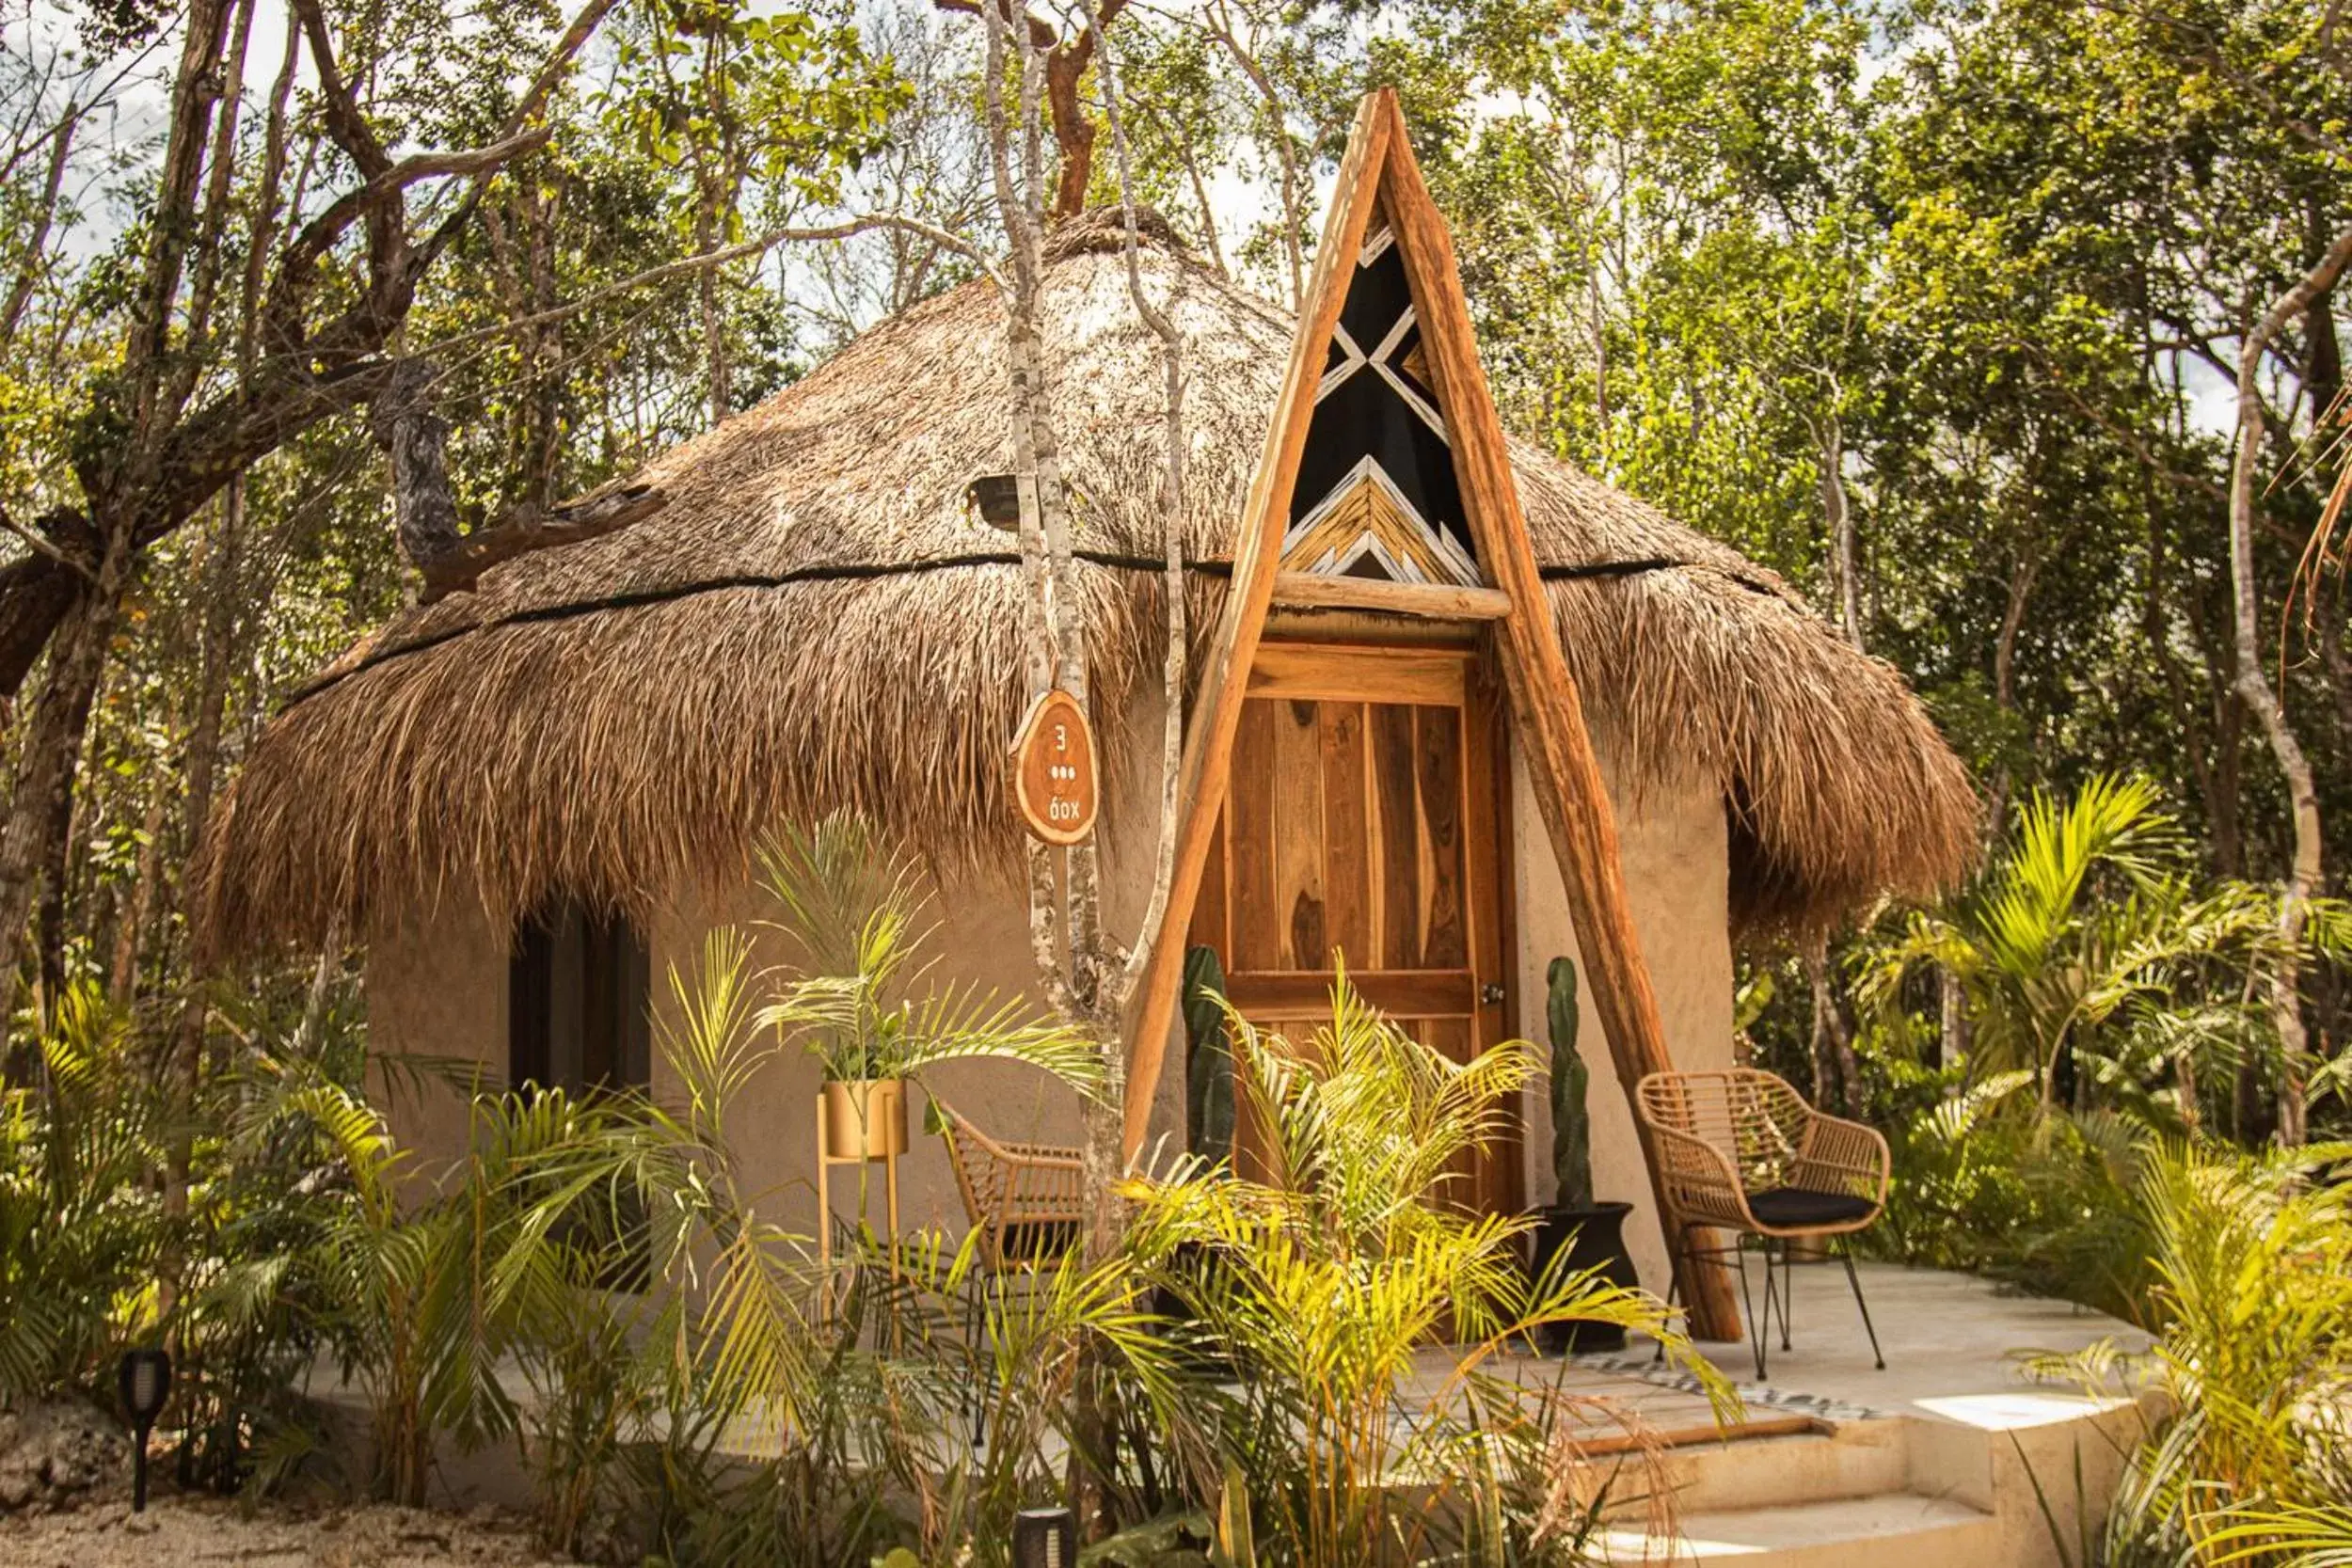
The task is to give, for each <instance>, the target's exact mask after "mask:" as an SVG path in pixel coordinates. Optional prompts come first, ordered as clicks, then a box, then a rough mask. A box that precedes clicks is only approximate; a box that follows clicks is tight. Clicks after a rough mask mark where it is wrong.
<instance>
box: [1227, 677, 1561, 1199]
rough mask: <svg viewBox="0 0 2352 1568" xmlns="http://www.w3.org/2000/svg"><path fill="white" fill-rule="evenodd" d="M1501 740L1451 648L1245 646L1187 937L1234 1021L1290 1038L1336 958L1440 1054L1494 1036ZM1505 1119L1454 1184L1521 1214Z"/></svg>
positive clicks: (1500, 919) (1503, 958)
mask: <svg viewBox="0 0 2352 1568" xmlns="http://www.w3.org/2000/svg"><path fill="white" fill-rule="evenodd" d="M1504 746H1505V740H1504V728H1503V725H1502V719H1501V713H1500V705H1499V700H1498V694H1497V693H1495V692H1494V691H1493V690H1492V689H1491V688H1490V687H1489V686H1488V685H1487V683H1486V681H1484V680H1483V679H1480V678H1478V673H1477V671H1476V670H1475V668H1474V657H1473V655H1472V653H1471V651H1470V650H1469V649H1467V648H1446V647H1429V646H1398V647H1363V646H1338V645H1331V644H1323V643H1304V642H1274V641H1269V642H1265V643H1263V644H1261V645H1260V647H1259V651H1258V659H1257V663H1256V664H1255V666H1254V667H1253V668H1252V669H1251V672H1250V677H1249V688H1248V697H1247V699H1246V700H1245V701H1244V703H1243V705H1242V714H1241V727H1240V732H1239V735H1238V736H1237V737H1236V739H1235V742H1234V746H1233V756H1232V776H1231V780H1230V782H1229V784H1228V786H1227V792H1226V801H1225V811H1224V815H1223V816H1222V818H1221V819H1220V820H1219V822H1218V825H1217V830H1216V840H1215V842H1214V844H1213V845H1212V847H1211V849H1210V855H1209V862H1208V865H1207V868H1206V870H1205V871H1204V872H1203V874H1202V879H1201V884H1200V896H1199V898H1198V899H1197V900H1196V902H1195V904H1194V908H1193V921H1192V927H1191V931H1190V934H1189V939H1190V941H1191V942H1192V943H1194V944H1196V945H1199V944H1206V945H1208V946H1211V947H1214V948H1216V951H1217V954H1218V956H1219V958H1221V959H1222V961H1223V963H1224V966H1225V972H1226V993H1227V995H1228V996H1229V997H1230V998H1231V999H1232V1003H1233V1006H1235V1007H1236V1008H1237V1009H1238V1010H1239V1011H1240V1012H1241V1013H1242V1014H1243V1016H1245V1017H1246V1018H1248V1019H1249V1020H1250V1021H1251V1022H1253V1023H1258V1024H1261V1025H1264V1026H1267V1027H1271V1028H1277V1029H1279V1030H1281V1031H1283V1032H1285V1033H1287V1034H1290V1035H1291V1036H1292V1037H1295V1038H1298V1037H1305V1036H1306V1035H1308V1034H1310V1033H1311V1031H1312V1030H1313V1028H1314V1026H1315V1024H1316V1022H1318V1021H1320V1020H1325V1019H1327V1018H1328V1017H1329V1016H1330V991H1331V983H1332V978H1333V971H1334V968H1335V967H1336V964H1337V963H1338V962H1339V961H1340V960H1342V959H1343V960H1344V962H1345V964H1346V968H1347V973H1348V975H1349V978H1350V980H1351V981H1352V982H1353V983H1354V985H1355V987H1356V989H1357V990H1359V992H1361V994H1362V995H1363V996H1364V998H1365V999H1366V1000H1367V1001H1369V1002H1370V1003H1371V1004H1372V1005H1373V1006H1376V1007H1378V1008H1379V1009H1380V1010H1381V1011H1382V1012H1384V1013H1386V1014H1388V1015H1389V1016H1390V1017H1391V1018H1392V1019H1394V1020H1395V1021H1396V1022H1399V1023H1401V1024H1402V1025H1404V1027H1405V1028H1406V1030H1408V1031H1409V1032H1410V1033H1411V1034H1412V1035H1413V1037H1415V1038H1417V1039H1420V1040H1422V1041H1424V1042H1426V1043H1428V1044H1431V1045H1435V1046H1436V1047H1438V1049H1439V1050H1440V1051H1443V1052H1444V1053H1446V1054H1447V1055H1449V1056H1451V1057H1453V1058H1454V1060H1456V1061H1466V1060H1468V1059H1469V1058H1470V1055H1471V1054H1473V1053H1475V1052H1477V1051H1480V1050H1483V1049H1484V1048H1485V1047H1486V1046H1487V1045H1490V1044H1492V1043H1494V1042H1495V1041H1496V1040H1499V1039H1503V1038H1507V1037H1509V1034H1510V1032H1511V1030H1512V1029H1513V1027H1514V1015H1513V1010H1512V996H1511V981H1512V969H1513V962H1512V938H1511V930H1510V916H1511V899H1510V886H1509V878H1510V875H1511V855H1510V845H1509V832H1510V815H1509V811H1508V799H1507V797H1506V796H1505V794H1504V793H1503V791H1504V790H1505V789H1506V788H1507V785H1508V780H1509V778H1510V772H1509V768H1508V766H1507V752H1505V750H1504ZM1509 1110H1510V1113H1511V1114H1510V1116H1509V1117H1508V1122H1509V1127H1510V1132H1509V1133H1508V1135H1507V1136H1506V1137H1504V1138H1502V1139H1501V1140H1498V1141H1497V1142H1496V1143H1495V1144H1493V1145H1491V1146H1489V1148H1487V1149H1486V1152H1485V1153H1484V1155H1483V1156H1482V1157H1481V1158H1480V1159H1479V1160H1478V1161H1477V1162H1476V1163H1475V1167H1474V1168H1473V1169H1472V1170H1470V1171H1468V1172H1466V1173H1465V1174H1466V1175H1467V1176H1468V1178H1469V1180H1468V1181H1467V1182H1465V1183H1464V1187H1465V1189H1466V1190H1465V1191H1464V1192H1463V1193H1462V1195H1461V1196H1462V1197H1463V1199H1464V1201H1465V1202H1466V1203H1468V1204H1469V1205H1470V1207H1472V1208H1473V1209H1475V1210H1477V1211H1479V1212H1504V1213H1516V1212H1518V1210H1519V1209H1520V1207H1521V1203H1522V1187H1523V1182H1522V1180H1521V1174H1520V1156H1519V1148H1520V1144H1519V1129H1520V1127H1521V1126H1522V1125H1523V1123H1524V1116H1523V1107H1519V1106H1512V1107H1510V1108H1509ZM1243 1119H1244V1126H1243V1129H1242V1132H1241V1134H1240V1140H1239V1144H1240V1146H1239V1148H1237V1149H1236V1157H1237V1161H1238V1163H1239V1164H1241V1165H1242V1167H1243V1168H1244V1169H1248V1166H1249V1164H1250V1152H1251V1145H1252V1143H1253V1142H1254V1138H1253V1137H1252V1134H1251V1131H1250V1129H1249V1128H1248V1125H1247V1123H1248V1118H1247V1117H1246V1116H1245V1117H1244V1118H1243Z"/></svg>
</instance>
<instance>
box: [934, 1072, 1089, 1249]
mask: <svg viewBox="0 0 2352 1568" xmlns="http://www.w3.org/2000/svg"><path fill="white" fill-rule="evenodd" d="M932 1103H933V1104H934V1105H937V1106H938V1108H939V1118H940V1124H941V1128H942V1130H943V1133H944V1135H945V1136H946V1140H947V1158H948V1159H949V1161H951V1162H952V1163H953V1164H954V1165H955V1168H956V1191H957V1192H958V1193H959V1194H960V1195H961V1196H962V1198H963V1215H964V1218H965V1219H966V1220H968V1221H969V1222H970V1223H971V1226H972V1228H973V1230H974V1231H975V1232H976V1233H977V1237H978V1240H977V1242H976V1243H975V1246H976V1247H977V1252H978V1256H979V1264H980V1267H981V1268H982V1269H983V1270H984V1271H986V1272H987V1273H989V1274H991V1275H997V1274H1004V1273H1007V1272H1009V1271H1013V1270H1020V1269H1035V1268H1037V1267H1038V1266H1039V1265H1041V1264H1044V1263H1052V1262H1056V1261H1058V1260H1059V1259H1060V1258H1061V1256H1062V1254H1064V1253H1066V1252H1068V1251H1069V1250H1070V1249H1071V1247H1073V1246H1074V1245H1075V1244H1076V1243H1077V1241H1078V1237H1079V1235H1080V1234H1081V1233H1082V1232H1083V1230H1084V1229H1085V1227H1086V1157H1085V1154H1084V1152H1083V1151H1082V1150H1079V1149H1075V1148H1062V1147H1060V1146H1059V1145H1056V1144H1024V1143H1005V1142H1001V1141H999V1140H998V1139H995V1138H992V1137H990V1136H989V1135H988V1134H987V1133H985V1132H981V1131H980V1130H979V1129H978V1128H977V1127H975V1126H973V1125H972V1123H971V1122H970V1121H968V1120H967V1119H965V1118H964V1117H962V1116H961V1115H959V1114H958V1113H957V1112H955V1111H953V1110H951V1109H949V1108H948V1107H947V1106H946V1105H945V1104H943V1103H941V1102H939V1101H932Z"/></svg>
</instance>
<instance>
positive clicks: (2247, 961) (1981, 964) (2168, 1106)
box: [1858, 777, 2285, 1124]
mask: <svg viewBox="0 0 2352 1568" xmlns="http://www.w3.org/2000/svg"><path fill="white" fill-rule="evenodd" d="M2187 857H2188V847H2187V843H2186V841H2185V839H2184V838H2183V836H2182V835H2181V833H2180V832H2179V830H2178V828H2177V827H2176V825H2175V824H2174V822H2173V820H2172V818H2171V817H2170V816H2168V815H2167V814H2165V813H2164V812H2163V811H2162V810H2160V809H2159V796H2158V794H2157V792H2156V789H2155V787H2154V785H2153V784H2150V783H2148V782H2147V781H2146V780H2143V779H2119V778H2114V777H2100V778H2095V779H2093V780H2091V781H2090V783H2089V784H2085V785H2084V786H2083V787H2082V789H2081V790H2080V791H2079V792H2078V793H2077V794H2076V795H2075V796H2074V799H2073V800H2065V801H2060V800H2058V799H2057V798H2056V797H2054V796H2052V795H2050V794H2049V793H2047V792H2046V791H2044V792H2040V793H2037V794H2036V795H2035V796H2034V798H2033V800H2031V801H2030V802H2028V803H2027V804H2026V807H2025V809H2024V811H2023V813H2022V814H2021V816H2020V819H2019V823H2018V827H2017V832H2016V835H2015V840H2014V842H2013V843H2012V844H2011V846H2010V847H2009V848H2008V849H2007V850H2005V851H2004V853H2003V854H2002V855H2001V857H2000V859H1999V860H1998V862H1997V863H1995V864H1994V867H1993V869H1992V872H1991V874H1990V875H1989V877H1988V878H1987V879H1986V881H1985V882H1984V884H1983V885H1982V886H1981V887H1979V889H1978V890H1977V891H1976V892H1975V893H1974V894H1973V895H1970V896H1968V897H1967V898H1965V899H1963V901H1962V902H1961V903H1960V905H1959V906H1958V907H1957V908H1956V909H1955V910H1953V911H1951V912H1949V913H1944V912H1937V911H1922V912H1919V913H1915V914H1914V915H1913V916H1912V917H1911V919H1910V921H1909V922H1908V924H1907V925H1906V927H1904V929H1903V932H1902V934H1901V935H1900V937H1899V939H1897V940H1896V941H1894V942H1891V943H1888V944H1886V945H1884V946H1883V947H1882V948H1880V949H1879V950H1877V951H1876V952H1874V953H1872V954H1871V955H1870V956H1869V958H1868V960H1867V968H1866V970H1865V973H1864V975H1863V979H1862V984H1861V985H1860V987H1859V988H1858V994H1859V995H1860V997H1861V999H1862V1000H1863V1001H1864V1002H1865V1004H1866V1005H1875V1006H1877V1007H1878V1008H1880V1009H1881V1011H1882V1012H1886V1011H1891V1010H1893V1009H1895V1008H1896V1007H1897V1006H1898V1005H1899V996H1900V992H1901V990H1902V985H1903V982H1904V980H1905V979H1906V978H1907V977H1908V976H1909V975H1910V974H1912V973H1913V972H1914V971H1915V970H1916V969H1918V968H1921V967H1925V966H1930V965H1932V966H1936V967H1939V968H1941V969H1942V970H1943V971H1944V972H1945V973H1947V974H1949V975H1950V976H1952V977H1953V979H1955V980H1956V981H1957V982H1958V983H1959V985H1960V987H1961V990H1962V993H1963V996H1964V998H1965V999H1966V1004H1967V1013H1968V1020H1969V1031H1970V1040H1971V1046H1970V1050H1971V1061H1970V1065H1971V1069H1972V1070H1973V1071H1977V1072H1984V1073H1991V1072H2003V1071H2010V1070H2015V1071H2023V1072H2026V1073H2029V1074H2030V1075H2031V1078H2032V1082H2033V1084H2034V1086H2035V1089H2036V1091H2037V1097H2038V1099H2039V1100H2040V1101H2041V1103H2042V1105H2043V1106H2044V1107H2045V1108H2049V1107H2055V1106H2056V1105H2058V1103H2059V1102H2060V1100H2061V1091H2062V1088H2063V1085H2065V1084H2066V1083H2067V1082H2068V1081H2069V1080H2072V1081H2073V1082H2074V1085H2075V1092H2074V1095H2073V1096H2071V1097H2067V1098H2071V1099H2072V1100H2073V1101H2074V1102H2076V1103H2078V1104H2079V1103H2082V1102H2084V1101H2085V1099H2086V1089H2087V1087H2088V1086H2089V1085H2090V1084H2092V1083H2093V1082H2094V1081H2095V1083H2096V1085H2097V1086H2098V1087H2100V1088H2101V1089H2102V1090H2104V1091H2105V1093H2106V1095H2107V1097H2108V1098H2109V1099H2110V1100H2111V1101H2122V1102H2125V1103H2128V1104H2130V1105H2131V1106H2132V1108H2134V1109H2136V1110H2138V1111H2140V1112H2141V1113H2142V1114H2143V1115H2145V1116H2149V1117H2155V1118H2158V1119H2160V1120H2169V1121H2173V1122H2176V1123H2179V1122H2187V1123H2191V1124H2193V1123H2194V1122H2195V1121H2196V1120H2197V1119H2198V1115H2199V1108H2198V1102H2197V1094H2198V1087H2197V1085H2198V1081H2199V1063H2200V1062H2201V1061H2205V1062H2209V1063H2210V1062H2212V1061H2213V1060H2215V1059H2216V1058H2219V1059H2221V1060H2224V1061H2226V1062H2230V1063H2234V1061H2235V1059H2236V1056H2237V1054H2238V1053H2241V1052H2244V1051H2247V1050H2249V1049H2256V1048H2257V1047H2258V1045H2259V1043H2260V1042H2261V1040H2262V1038H2263V1034H2264V1030H2265V1027H2266V1025H2265V1009H2264V1006H2262V1005H2261V1004H2259V1003H2257V1002H2255V1001H2254V1000H2253V998H2256V997H2259V996H2263V995H2265V994H2266V985H2265V984H2264V983H2262V982H2263V981H2264V980H2265V977H2266V975H2267V974H2268V973H2269V972H2270V970H2271V969H2272V968H2273V967H2275V966H2276V965H2277V964H2278V963H2279V961H2280V958H2282V957H2284V956H2285V954H2284V952H2283V950H2282V947H2281V939H2280V935H2279V931H2278V921H2277V913H2278V911H2277V906H2276V900H2275V898H2274V897H2273V896H2272V895H2270V894H2268V893H2266V892H2265V891H2264V890H2262V889H2259V888H2255V887H2252V886H2250V885H2248V884H2245V883H2239V882H2224V883H2221V884H2219V885H2217V886H2215V887H2213V888H2210V889H2205V890H2200V889H2199V888H2198V887H2197V885H2196V884H2195V882H2194V881H2193V880H2192V879H2190V877H2189V875H2188V873H2187ZM2162 1078H2169V1079H2170V1080H2171V1083H2170V1085H2169V1088H2168V1089H2167V1090H2166V1091H2165V1098H2164V1099H2158V1098H2156V1097H2154V1096H2153V1095H2151V1094H2149V1093H2148V1092H2147V1090H2146V1085H2148V1084H2149V1083H2151V1082H2152V1081H2153V1080H2157V1079H2162Z"/></svg>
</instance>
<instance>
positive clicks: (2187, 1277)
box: [2042, 1141, 2352, 1565]
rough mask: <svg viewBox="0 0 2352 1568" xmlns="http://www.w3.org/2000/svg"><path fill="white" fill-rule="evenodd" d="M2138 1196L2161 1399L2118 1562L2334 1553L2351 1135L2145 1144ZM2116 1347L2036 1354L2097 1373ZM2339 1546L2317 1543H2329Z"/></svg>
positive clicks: (2346, 1353) (2349, 1251)
mask: <svg viewBox="0 0 2352 1568" xmlns="http://www.w3.org/2000/svg"><path fill="white" fill-rule="evenodd" d="M2141 1155H2142V1158H2141V1161H2140V1166H2139V1175H2138V1179H2137V1182H2136V1184H2135V1187H2134V1192H2133V1196H2134V1198H2135V1200H2136V1206H2137V1212H2138V1214H2139V1216H2140V1219H2141V1221H2142V1223H2143V1224H2144V1225H2145V1226H2146V1227H2147V1230H2148V1233H2149V1235H2150V1237H2151V1238H2152V1242H2153V1270H2154V1284H2153V1290H2152V1291H2151V1295H2150V1300H2151V1304H2152V1308H2153V1310H2152V1323H2151V1326H2152V1327H2153V1328H2154V1329H2155V1331H2156V1335H2157V1338H2156V1346H2155V1351H2154V1354H2153V1377H2154V1380H2155V1383H2156V1386H2157V1387H2158V1389H2159V1390H2160V1391H2161V1393H2162V1394H2163V1396H2164V1398H2165V1402H2166V1406H2167V1413H2166V1414H2165V1415H2164V1416H2163V1417H2162V1418H2160V1419H2159V1420H2157V1421H2156V1423H2155V1424H2154V1425H2153V1427H2152V1428H2151V1429H2150V1430H2149V1432H2148V1433H2147V1435H2146V1437H2145V1440H2144V1441H2142V1442H2141V1443H2140V1445H2139V1446H2138V1448H2137V1450H2136V1452H2135V1453H2134V1454H2133V1456H2132V1459H2131V1463H2130V1465H2129V1467H2128V1469H2127V1471H2126V1474H2125V1478H2124V1483H2123V1486H2122V1492H2121V1494H2120V1499H2119V1504H2118V1506H2117V1508H2116V1510H2115V1512H2114V1513H2113V1514H2112V1515H2111V1516H2110V1518H2109V1519H2108V1520H2107V1524H2106V1534H2105V1538H2104V1540H2103V1541H2102V1542H2101V1544H2100V1555H2101V1559H2102V1560H2105V1561H2107V1562H2112V1563H2118V1564H2127V1565H2128V1564H2137V1563H2150V1564H2153V1563H2160V1562H2162V1563H2169V1562H2179V1561H2187V1560H2195V1561H2199V1562H2215V1563H2220V1562H2259V1563H2276V1564H2280V1565H2283V1564H2286V1563H2290V1562H2292V1563H2313V1562H2327V1561H2333V1560H2338V1557H2339V1555H2340V1554H2341V1553H2342V1551H2343V1549H2344V1520H2343V1502H2344V1498H2345V1497H2352V1465H2348V1464H2347V1460H2346V1450H2345V1448H2344V1429H2343V1420H2344V1416H2343V1412H2344V1408H2345V1401H2346V1399H2347V1397H2348V1396H2352V1198H2348V1197H2347V1195H2346V1193H2345V1190H2344V1188H2343V1187H2342V1186H2341V1185H2340V1184H2337V1183H2335V1182H2333V1181H2331V1180H2328V1173H2330V1172H2331V1171H2332V1170H2333V1169H2334V1168H2336V1167H2340V1166H2341V1165H2342V1164H2343V1162H2344V1160H2345V1159H2347V1158H2352V1147H2346V1146H2342V1145H2339V1146H2335V1147H2332V1148H2312V1149H2308V1150H2301V1151H2296V1152H2294V1153H2271V1154H2265V1155H2248V1154H2244V1153H2241V1152H2238V1151H2235V1150H2231V1149H2227V1148H2217V1147H2216V1146H2213V1145H2211V1144H2208V1143H2201V1142H2179V1141H2151V1142H2150V1143H2148V1144H2146V1145H2145V1146H2144V1147H2143V1148H2142V1150H2141ZM2116 1365H2117V1363H2116V1358H2115V1356H2114V1354H2113V1353H2112V1351H2111V1350H2107V1349H2104V1348H2103V1349H2097V1350H2094V1351H2092V1352H2090V1353H2088V1354H2086V1355H2084V1356H2080V1357H2075V1358H2073V1359H2071V1360H2068V1361H2061V1362H2056V1363H2051V1364H2048V1365H2045V1366H2044V1367H2043V1368H2042V1370H2043V1371H2044V1372H2045V1374H2047V1375H2052V1376H2067V1375H2073V1376H2076V1377H2080V1378H2083V1379H2084V1380H2086V1381H2088V1382H2092V1383H2104V1382H2105V1381H2106V1380H2107V1378H2108V1377H2109V1376H2110V1375H2111V1374H2112V1372H2113V1371H2114V1370H2116ZM2331 1553H2332V1554H2338V1555H2330V1554H2331Z"/></svg>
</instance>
